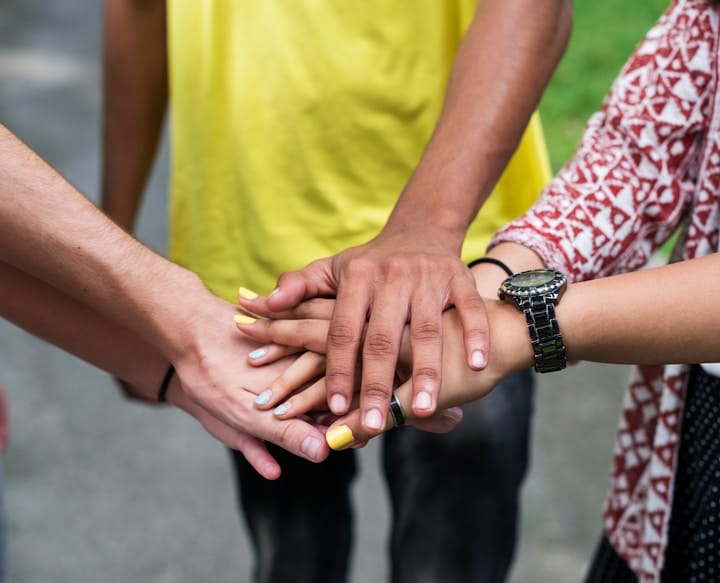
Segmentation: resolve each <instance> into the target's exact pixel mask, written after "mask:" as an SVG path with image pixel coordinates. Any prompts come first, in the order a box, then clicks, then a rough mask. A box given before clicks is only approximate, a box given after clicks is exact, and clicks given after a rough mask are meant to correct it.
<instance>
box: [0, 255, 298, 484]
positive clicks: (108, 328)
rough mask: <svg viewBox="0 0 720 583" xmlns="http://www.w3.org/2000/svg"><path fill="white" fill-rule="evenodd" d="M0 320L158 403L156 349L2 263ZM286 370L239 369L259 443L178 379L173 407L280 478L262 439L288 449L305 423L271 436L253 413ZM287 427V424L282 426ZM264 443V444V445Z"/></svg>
mask: <svg viewBox="0 0 720 583" xmlns="http://www.w3.org/2000/svg"><path fill="white" fill-rule="evenodd" d="M0 279H1V280H2V282H3V286H2V288H0V314H2V315H3V316H4V317H5V318H7V319H8V320H10V321H12V322H13V323H14V324H16V325H17V326H19V327H21V328H23V329H25V330H27V331H28V332H30V333H31V334H34V335H35V336H38V337H40V338H42V339H44V340H46V341H48V342H51V343H52V344H55V345H56V346H59V347H60V348H62V349H64V350H65V351H67V352H69V353H71V354H73V355H75V356H77V357H79V358H81V359H83V360H85V361H87V362H89V363H91V364H93V365H95V366H97V367H98V368H102V369H103V370H105V371H107V372H110V373H112V374H114V375H116V376H118V377H120V378H123V379H125V380H126V381H128V382H130V383H132V385H133V386H134V387H135V388H136V389H137V390H139V391H141V396H142V397H144V398H145V399H147V400H149V401H154V400H155V399H156V395H157V388H158V385H159V384H160V379H162V377H163V375H164V373H165V370H166V368H167V366H168V361H167V359H166V358H165V357H163V355H162V354H161V353H160V352H158V351H157V350H156V349H155V348H154V347H153V346H151V345H149V344H147V343H146V342H145V341H143V339H142V338H140V337H138V336H137V335H135V334H134V333H132V332H131V331H130V330H128V329H127V328H125V327H124V326H122V325H121V324H118V323H117V322H115V321H113V320H110V319H108V318H106V317H104V316H103V315H101V314H100V313H98V312H96V311H94V310H92V309H90V308H88V307H87V306H84V305H82V304H80V303H78V302H77V301H75V300H73V299H72V298H70V297H68V296H66V295H64V294H63V293H61V292H59V291H58V290H57V289H55V288H53V287H51V286H49V285H47V284H45V283H43V282H41V281H39V280H37V279H35V278H33V277H31V276H29V275H27V274H26V273H23V272H22V271H19V270H17V269H15V268H14V267H11V266H10V265H8V264H7V263H2V262H0ZM235 348H236V349H237V350H245V349H248V348H250V349H252V348H253V345H252V344H251V343H249V342H241V343H240V344H238V345H237V346H236V347H235ZM286 366H287V361H286V362H285V363H280V366H279V367H275V368H274V370H268V371H267V373H265V372H261V371H262V369H251V368H249V367H242V366H239V367H235V368H236V370H235V374H237V375H238V379H239V383H242V384H241V385H239V386H238V388H237V389H236V390H237V392H238V393H239V394H241V396H242V399H243V401H244V403H245V408H246V412H245V415H246V417H247V419H246V424H245V426H246V428H247V430H248V431H254V432H255V434H256V435H257V436H258V437H255V436H253V435H251V434H250V433H246V432H244V431H239V430H237V429H234V428H233V427H230V426H229V425H227V424H225V423H223V422H221V421H219V420H217V419H216V418H214V417H213V416H211V415H209V414H208V413H207V411H205V410H204V409H203V408H202V407H200V406H198V405H197V404H196V403H194V402H193V401H192V400H190V399H189V398H188V397H187V395H185V394H184V392H183V391H182V388H181V386H180V382H179V381H178V379H177V377H174V378H173V380H172V381H171V384H170V388H169V391H168V402H170V403H171V404H173V405H175V406H177V407H178V408H180V409H183V410H184V411H186V412H187V413H188V414H190V415H192V416H193V417H195V418H196V419H197V420H198V422H199V423H201V424H202V425H203V427H205V429H206V430H207V431H208V433H210V434H211V435H213V436H214V437H216V438H217V439H219V440H220V441H222V442H223V443H224V444H225V445H227V446H228V447H231V448H233V449H236V450H238V451H240V452H242V453H243V455H245V457H246V458H247V459H248V461H249V462H250V463H251V465H252V466H253V467H254V468H255V469H256V470H257V471H258V472H259V473H260V474H261V475H263V476H264V477H265V478H268V479H274V478H277V477H278V476H279V475H280V466H279V465H278V464H277V462H276V461H275V459H274V458H273V457H272V456H271V455H270V454H269V453H268V451H267V449H266V447H265V445H264V444H263V442H262V439H268V440H270V441H273V442H275V443H277V444H278V445H283V440H284V438H283V437H282V433H283V431H285V430H288V429H289V430H290V431H289V432H290V433H292V432H294V431H306V430H307V429H309V427H304V426H305V425H306V424H305V422H303V421H297V422H296V423H293V424H291V425H290V424H288V425H287V426H286V427H285V428H282V427H281V426H278V425H277V421H275V422H274V423H273V424H274V425H275V426H277V429H278V431H279V433H275V431H274V430H273V431H268V430H269V429H270V427H271V426H270V425H269V424H266V422H265V421H263V420H262V417H261V416H258V414H257V412H256V411H253V410H252V409H253V402H254V399H255V397H256V393H257V392H259V391H261V390H262V389H263V388H264V387H265V386H266V385H267V383H269V382H270V381H271V380H272V379H273V378H274V377H275V376H276V375H277V374H280V373H281V372H282V371H283V370H284V369H285V368H286ZM281 423H284V422H281ZM261 438H262V439H261Z"/></svg>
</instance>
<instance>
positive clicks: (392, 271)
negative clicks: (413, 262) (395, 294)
mask: <svg viewBox="0 0 720 583" xmlns="http://www.w3.org/2000/svg"><path fill="white" fill-rule="evenodd" d="M383 272H384V274H385V278H386V279H391V280H397V279H403V278H405V277H406V276H407V273H408V267H407V264H406V263H405V261H404V260H403V259H401V258H399V257H390V258H388V259H386V260H385V261H384V262H383Z"/></svg>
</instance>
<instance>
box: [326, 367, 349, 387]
mask: <svg viewBox="0 0 720 583" xmlns="http://www.w3.org/2000/svg"><path fill="white" fill-rule="evenodd" d="M353 378H354V377H353V376H352V375H351V373H350V372H348V371H346V370H344V369H341V368H336V367H333V368H328V369H327V371H326V372H325V379H326V383H327V384H336V383H347V382H351V381H352V380H353Z"/></svg>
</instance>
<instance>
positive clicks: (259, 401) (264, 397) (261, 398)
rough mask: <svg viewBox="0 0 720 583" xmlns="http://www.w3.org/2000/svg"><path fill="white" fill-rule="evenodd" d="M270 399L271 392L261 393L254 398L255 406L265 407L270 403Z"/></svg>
mask: <svg viewBox="0 0 720 583" xmlns="http://www.w3.org/2000/svg"><path fill="white" fill-rule="evenodd" d="M270 397H272V391H271V390H267V391H263V392H262V393H260V394H259V395H258V396H257V397H255V404H256V405H267V404H268V403H269V402H270Z"/></svg>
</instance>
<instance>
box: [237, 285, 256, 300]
mask: <svg viewBox="0 0 720 583" xmlns="http://www.w3.org/2000/svg"><path fill="white" fill-rule="evenodd" d="M238 295H239V296H240V297H241V298H243V299H245V300H254V299H255V298H256V297H258V295H257V294H256V293H255V292H254V291H252V290H251V289H248V288H246V287H239V288H238Z"/></svg>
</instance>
